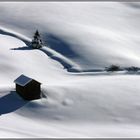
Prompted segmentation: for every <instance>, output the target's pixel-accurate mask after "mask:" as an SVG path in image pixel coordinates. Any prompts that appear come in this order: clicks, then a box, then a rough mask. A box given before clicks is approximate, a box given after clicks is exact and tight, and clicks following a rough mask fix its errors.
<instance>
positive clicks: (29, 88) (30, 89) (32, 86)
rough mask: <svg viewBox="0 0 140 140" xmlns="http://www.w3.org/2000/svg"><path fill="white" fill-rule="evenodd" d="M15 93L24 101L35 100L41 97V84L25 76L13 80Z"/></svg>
mask: <svg viewBox="0 0 140 140" xmlns="http://www.w3.org/2000/svg"><path fill="white" fill-rule="evenodd" d="M14 83H15V84H16V92H17V93H18V94H19V95H20V96H21V97H22V98H23V99H25V100H35V99H39V98H40V97H41V83H40V82H38V81H36V80H34V79H32V78H29V77H27V76H25V75H23V74H22V75H21V76H19V77H18V78H17V79H16V80H14Z"/></svg>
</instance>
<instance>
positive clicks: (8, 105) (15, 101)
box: [0, 91, 28, 115]
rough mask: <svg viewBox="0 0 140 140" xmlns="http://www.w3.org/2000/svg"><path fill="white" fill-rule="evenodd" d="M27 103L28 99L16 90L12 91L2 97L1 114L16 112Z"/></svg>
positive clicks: (0, 101)
mask: <svg viewBox="0 0 140 140" xmlns="http://www.w3.org/2000/svg"><path fill="white" fill-rule="evenodd" d="M27 103H28V101H25V100H23V99H22V98H21V97H19V95H18V94H17V93H16V91H11V92H10V93H9V94H7V95H5V96H3V97H1V98H0V115H2V114H7V113H10V112H14V111H16V110H17V109H19V108H21V107H23V106H24V105H25V104H27Z"/></svg>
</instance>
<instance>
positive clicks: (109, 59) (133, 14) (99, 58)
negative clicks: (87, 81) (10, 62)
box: [0, 2, 140, 70]
mask: <svg viewBox="0 0 140 140" xmlns="http://www.w3.org/2000/svg"><path fill="white" fill-rule="evenodd" d="M131 5H132V6H131ZM136 5H139V4H136ZM137 7H138V6H137ZM0 8H1V13H0V21H1V26H4V27H7V28H10V29H13V30H15V31H18V32H21V33H22V34H24V35H26V36H28V37H30V38H31V37H32V34H33V32H34V30H35V29H39V30H40V32H41V33H42V35H43V38H44V41H45V42H46V43H48V46H50V47H51V48H53V49H55V50H57V51H58V52H60V53H61V54H63V55H65V56H67V57H69V58H70V59H71V60H74V61H75V62H76V63H77V64H79V65H80V66H81V67H82V68H83V69H84V70H85V69H86V70H91V69H95V68H103V67H105V66H106V65H110V64H112V63H114V64H119V65H138V66H139V61H140V56H139V47H138V44H139V43H140V42H139V24H138V23H139V8H135V7H134V6H133V3H132V4H127V3H126V4H125V3H110V2H108V3H104V2H101V3H100V2H99V3H98V2H95V3H90V4H89V3H88V2H84V3H74V2H63V3H60V2H53V3H51V2H47V3H43V2H41V3H38V2H36V3H35V2H33V3H30V2H29V3H16V2H15V3H13V2H12V3H1V4H0ZM40 9H41V10H40ZM3 15H4V16H3ZM132 19H133V20H132ZM58 45H59V47H57V46H58ZM97 48H98V49H97Z"/></svg>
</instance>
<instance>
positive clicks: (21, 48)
mask: <svg viewBox="0 0 140 140" xmlns="http://www.w3.org/2000/svg"><path fill="white" fill-rule="evenodd" d="M10 50H23V51H24V50H33V49H32V48H31V47H30V46H23V47H18V48H11V49H10Z"/></svg>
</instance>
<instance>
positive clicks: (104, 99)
mask: <svg viewBox="0 0 140 140" xmlns="http://www.w3.org/2000/svg"><path fill="white" fill-rule="evenodd" d="M0 9H1V12H0V114H1V122H0V135H1V137H16V138H17V137H25V138H28V137H32V138H35V137H139V136H140V134H139V128H140V127H139V124H140V118H139V115H140V103H139V101H140V100H139V99H140V95H139V91H140V87H139V80H140V77H139V74H137V75H134V74H131V75H130V74H126V73H124V72H120V73H107V72H94V71H95V70H96V69H104V67H105V66H108V65H111V64H117V65H120V66H132V65H134V66H140V54H139V51H140V50H139V44H140V40H139V35H140V31H139V28H138V27H139V20H140V19H139V18H138V15H139V10H140V9H139V3H135V4H134V3H117V2H113V3H111V2H107V3H104V2H94V3H93V2H84V3H82V2H76V3H75V2H39V3H38V2H28V3H26V2H19V3H18V2H3V3H0ZM132 18H133V20H132ZM36 29H38V30H39V31H40V32H41V35H42V38H43V40H44V47H43V48H42V49H40V50H36V49H34V50H33V49H31V48H30V46H29V44H30V41H31V39H32V35H33V33H34V31H35V30H36ZM75 72H76V73H75ZM21 74H25V75H27V76H29V77H32V78H34V79H36V80H38V81H40V82H41V83H42V92H43V93H44V94H45V95H46V96H47V98H42V99H40V100H35V101H31V102H27V101H24V100H22V99H21V98H20V97H19V96H18V95H17V94H16V92H15V88H14V83H13V81H14V80H15V79H16V78H17V77H18V76H19V75H21ZM15 120H16V121H15ZM81 126H83V127H81Z"/></svg>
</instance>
